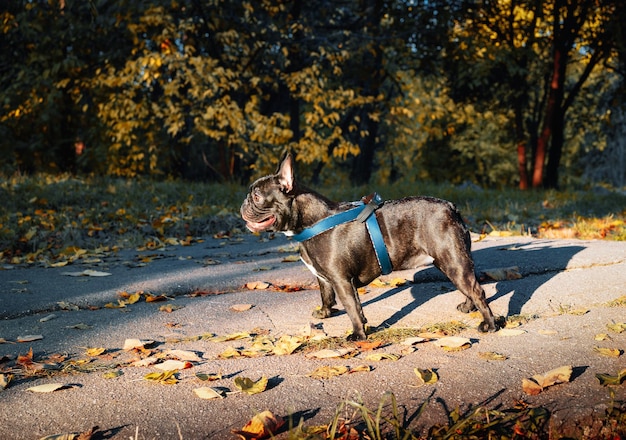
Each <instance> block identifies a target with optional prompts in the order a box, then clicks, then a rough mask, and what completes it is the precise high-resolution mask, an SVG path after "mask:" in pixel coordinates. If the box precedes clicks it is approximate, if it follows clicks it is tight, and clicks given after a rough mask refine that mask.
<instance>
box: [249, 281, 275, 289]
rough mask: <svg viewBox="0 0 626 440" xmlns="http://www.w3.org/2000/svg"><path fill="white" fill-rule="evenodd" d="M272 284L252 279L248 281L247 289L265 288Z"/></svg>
mask: <svg viewBox="0 0 626 440" xmlns="http://www.w3.org/2000/svg"><path fill="white" fill-rule="evenodd" d="M270 286H271V284H270V283H266V282H265V281H251V282H249V283H246V289H248V290H264V289H267V288H269V287H270Z"/></svg>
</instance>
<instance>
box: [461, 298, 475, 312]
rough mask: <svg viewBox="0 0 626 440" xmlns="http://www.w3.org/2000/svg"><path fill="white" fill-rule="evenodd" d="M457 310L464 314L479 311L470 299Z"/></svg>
mask: <svg viewBox="0 0 626 440" xmlns="http://www.w3.org/2000/svg"><path fill="white" fill-rule="evenodd" d="M456 309H457V310H458V311H459V312H463V313H471V312H473V311H475V310H477V309H476V306H475V305H474V302H473V301H472V300H470V299H468V300H467V301H465V302H462V303H461V304H459V305H458V306H456Z"/></svg>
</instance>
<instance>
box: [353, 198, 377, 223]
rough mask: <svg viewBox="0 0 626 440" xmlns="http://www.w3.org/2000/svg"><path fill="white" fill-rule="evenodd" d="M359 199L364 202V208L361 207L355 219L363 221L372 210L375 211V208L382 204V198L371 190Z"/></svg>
mask: <svg viewBox="0 0 626 440" xmlns="http://www.w3.org/2000/svg"><path fill="white" fill-rule="evenodd" d="M361 201H362V202H363V203H364V204H365V208H363V211H361V212H360V213H359V215H358V216H357V218H356V220H357V221H359V222H361V223H363V222H365V221H366V220H367V219H368V218H369V216H370V215H372V213H373V212H374V211H376V209H378V207H379V206H380V205H381V204H382V202H383V199H382V198H381V197H380V196H379V195H378V193H375V192H373V193H371V194H370V195H368V196H365V197H363V198H362V199H361Z"/></svg>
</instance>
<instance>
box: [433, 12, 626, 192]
mask: <svg viewBox="0 0 626 440" xmlns="http://www.w3.org/2000/svg"><path fill="white" fill-rule="evenodd" d="M617 6H618V5H617V4H616V3H615V2H614V1H612V0H604V1H602V0H601V1H595V0H583V1H578V0H554V1H544V0H510V1H509V0H506V1H505V0H493V1H482V2H467V3H465V4H464V5H463V8H462V11H463V12H462V15H461V17H462V18H460V19H459V20H458V22H457V23H456V27H455V29H454V32H453V33H452V35H451V36H452V38H451V40H450V43H451V44H450V46H449V53H450V56H449V57H448V59H447V65H448V66H449V69H446V70H445V71H446V72H450V73H451V75H450V82H451V85H452V88H453V96H455V98H456V99H461V100H470V101H471V100H474V101H478V102H480V103H481V104H483V105H485V104H486V105H489V106H492V107H494V108H500V109H505V110H508V109H513V112H514V120H513V121H512V122H513V124H512V125H513V127H514V130H513V133H514V136H515V144H516V145H517V157H518V171H519V186H520V188H522V189H525V188H528V187H529V185H530V186H533V187H538V186H541V185H544V186H546V187H557V186H558V170H559V165H560V162H561V157H562V151H563V143H564V133H565V129H566V113H567V111H568V110H569V109H570V107H571V105H572V103H573V102H574V100H575V99H576V97H577V96H578V94H579V93H580V91H581V89H582V88H583V86H584V85H585V82H586V81H587V80H588V78H589V76H590V74H591V72H592V71H593V70H594V69H595V68H597V67H600V66H601V63H602V62H604V61H606V60H607V59H609V58H610V57H611V56H613V54H614V52H613V48H614V46H615V39H614V37H615V35H614V34H612V33H610V32H608V29H609V23H610V21H611V20H612V17H613V16H614V14H615V11H616V8H617ZM574 65H584V66H585V68H584V69H582V70H581V71H579V72H578V75H577V76H573V75H572V74H571V73H572V72H573V71H576V69H573V68H572V66H574ZM528 145H530V147H531V148H530V152H528V151H527V150H528V149H527V146H528ZM544 171H545V176H544Z"/></svg>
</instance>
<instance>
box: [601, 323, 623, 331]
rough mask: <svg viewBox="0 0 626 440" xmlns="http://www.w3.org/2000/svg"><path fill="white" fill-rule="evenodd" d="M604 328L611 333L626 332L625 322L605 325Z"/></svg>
mask: <svg viewBox="0 0 626 440" xmlns="http://www.w3.org/2000/svg"><path fill="white" fill-rule="evenodd" d="M606 327H607V328H608V329H609V330H611V331H612V332H615V333H622V332H623V331H624V330H626V322H617V323H613V324H607V326H606Z"/></svg>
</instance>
